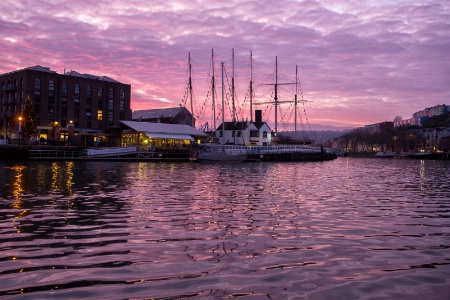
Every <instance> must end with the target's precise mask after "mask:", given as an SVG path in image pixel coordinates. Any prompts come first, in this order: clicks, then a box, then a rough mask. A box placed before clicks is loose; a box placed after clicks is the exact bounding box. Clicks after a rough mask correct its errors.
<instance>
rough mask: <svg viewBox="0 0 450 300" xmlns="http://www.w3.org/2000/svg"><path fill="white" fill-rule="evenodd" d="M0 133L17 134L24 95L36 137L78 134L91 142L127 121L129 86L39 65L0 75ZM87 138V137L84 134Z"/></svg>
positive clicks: (64, 138) (60, 137) (13, 137)
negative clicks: (33, 115)
mask: <svg viewBox="0 0 450 300" xmlns="http://www.w3.org/2000/svg"><path fill="white" fill-rule="evenodd" d="M0 85H1V94H0V134H1V135H2V136H6V137H8V138H10V139H11V140H12V141H14V140H18V139H19V136H20V134H19V131H20V124H19V123H20V121H19V117H20V116H21V114H22V111H23V107H24V104H25V100H26V98H27V97H28V96H30V98H31V100H32V105H33V108H34V110H35V112H36V121H37V125H38V130H39V135H40V137H42V138H44V139H47V140H53V141H57V142H62V141H67V140H68V135H69V134H72V135H73V137H74V140H77V137H78V139H79V136H84V139H83V140H84V141H85V143H86V140H90V141H91V142H93V141H95V139H96V138H99V137H100V136H102V135H103V134H104V131H106V130H108V129H109V128H111V127H116V126H117V127H119V126H120V121H121V120H131V109H130V94H131V86H130V85H128V84H123V83H121V82H118V81H116V80H114V79H112V78H109V77H107V76H95V75H90V74H80V73H78V72H75V71H70V72H64V73H63V74H58V73H57V72H55V71H52V70H50V69H49V68H45V67H41V66H39V65H37V66H33V67H28V68H25V69H21V70H17V71H13V72H9V73H5V74H1V75H0ZM87 136H88V137H89V139H88V138H87Z"/></svg>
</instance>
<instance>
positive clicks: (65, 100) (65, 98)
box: [61, 81, 68, 104]
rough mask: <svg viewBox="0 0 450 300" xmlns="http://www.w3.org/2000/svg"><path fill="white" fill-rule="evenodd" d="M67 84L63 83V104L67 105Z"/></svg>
mask: <svg viewBox="0 0 450 300" xmlns="http://www.w3.org/2000/svg"><path fill="white" fill-rule="evenodd" d="M67 91H68V88H67V82H65V81H63V83H62V89H61V102H62V103H63V104H65V103H67Z"/></svg>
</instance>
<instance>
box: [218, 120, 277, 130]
mask: <svg viewBox="0 0 450 300" xmlns="http://www.w3.org/2000/svg"><path fill="white" fill-rule="evenodd" d="M252 124H253V125H254V126H255V127H256V129H261V127H263V125H264V124H267V123H266V122H246V121H236V122H225V130H245V129H247V127H249V126H250V125H252ZM267 126H269V125H267ZM269 128H270V127H269ZM216 130H222V124H220V126H219V127H218V128H217V129H216Z"/></svg>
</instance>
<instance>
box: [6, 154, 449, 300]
mask: <svg viewBox="0 0 450 300" xmlns="http://www.w3.org/2000/svg"><path fill="white" fill-rule="evenodd" d="M449 166H450V164H449V162H440V161H415V160H389V159H388V160H383V159H356V158H339V159H337V160H335V161H331V162H323V163H320V162H318V163H315V162H314V163H248V164H247V163H246V164H231V165H215V164H210V165H203V164H161V163H117V162H116V163H104V162H82V163H81V162H75V163H74V162H53V163H51V162H49V163H44V162H30V163H26V164H24V165H14V164H5V163H3V164H2V165H0V178H1V179H2V186H1V189H0V297H5V296H7V297H8V296H9V298H11V299H14V298H19V297H20V299H23V298H27V297H28V298H29V299H36V298H45V299H48V298H55V299H61V298H79V299H89V298H91V299H117V298H120V299H124V298H160V299H162V298H164V299H166V298H169V299H184V298H211V299H213V298H223V299H229V298H244V299H286V298H294V297H295V296H298V297H305V298H312V299H361V298H366V299H378V298H388V299H392V298H402V299H408V298H426V299H447V297H448V295H449V294H450V279H449V278H450V276H449V275H450V266H449V264H450V250H449V247H450V239H449V235H450V231H449V228H450V221H449V220H450V219H449V216H450V213H449V212H450V210H449V208H450V189H449V186H450V176H449V173H448V170H449Z"/></svg>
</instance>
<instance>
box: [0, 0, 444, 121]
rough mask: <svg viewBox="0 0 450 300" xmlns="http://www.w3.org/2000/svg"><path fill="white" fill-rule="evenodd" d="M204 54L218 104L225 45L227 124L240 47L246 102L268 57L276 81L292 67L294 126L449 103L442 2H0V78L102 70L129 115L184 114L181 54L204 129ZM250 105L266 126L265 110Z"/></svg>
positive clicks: (385, 117)
mask: <svg viewBox="0 0 450 300" xmlns="http://www.w3.org/2000/svg"><path fill="white" fill-rule="evenodd" d="M212 49H214V56H215V58H214V60H215V75H216V76H215V77H216V88H217V91H216V93H217V97H218V98H216V101H217V102H218V104H217V105H218V106H217V107H218V109H220V107H221V106H220V104H221V95H222V91H221V80H222V79H221V70H220V63H221V62H224V65H225V72H226V74H227V76H228V77H227V78H226V79H225V80H226V82H230V81H231V78H230V76H231V74H232V69H231V55H232V49H234V53H235V81H236V95H237V96H236V106H237V107H238V108H237V112H238V118H239V119H246V118H250V116H249V108H248V103H249V102H248V95H247V92H246V90H247V89H248V85H249V80H250V75H249V64H250V51H252V53H253V76H254V77H253V81H254V89H255V90H256V95H255V98H256V99H255V101H256V102H268V101H271V97H273V94H272V92H271V91H270V88H271V87H272V86H271V85H263V84H270V83H273V82H274V80H275V79H274V77H273V74H274V68H275V57H278V71H279V81H280V82H283V83H288V82H289V83H292V82H294V81H295V66H296V65H297V66H298V77H299V80H300V83H301V89H299V98H301V97H302V96H303V99H305V100H308V102H306V103H305V104H302V105H300V111H301V113H302V114H301V116H302V122H303V124H309V125H310V126H311V127H312V128H315V129H324V128H325V129H332V128H333V129H344V128H355V127H358V126H363V125H366V124H372V123H378V122H383V121H392V120H393V119H394V117H395V116H397V115H399V116H401V117H403V118H405V119H406V118H410V117H411V115H412V114H413V113H414V112H416V111H418V110H421V109H423V108H425V107H431V106H434V105H437V104H444V103H445V104H450V2H449V1H447V0H417V1H412V0H374V1H367V0H347V1H343V0H333V1H294V0H280V1H274V0H260V1H245V0H244V1H238V0H228V1H199V0H190V1H176V0H175V1H174V0H152V1H145V0H127V1H125V0H123V1H122V0H120V1H119V0H117V1H114V0H113V1H106V0H95V1H94V0H86V1H85V0H80V1H65V0H40V1H34V0H14V1H12V0H6V1H5V0H3V1H1V3H0V73H6V72H10V71H13V70H16V69H22V68H26V67H29V66H34V65H41V66H44V67H49V68H50V69H52V70H54V71H57V72H58V73H63V72H64V70H66V71H70V70H75V71H77V72H80V73H89V74H94V75H106V76H109V77H112V78H114V79H116V80H118V81H120V82H122V83H127V84H130V85H131V89H132V94H131V108H132V109H133V110H137V109H151V108H164V107H175V106H179V105H180V104H181V105H186V106H187V107H188V108H190V104H189V100H188V99H186V96H185V90H186V87H187V74H188V73H187V66H188V63H187V62H188V54H189V53H190V55H191V59H192V80H193V84H194V102H195V104H194V115H195V116H196V117H197V118H198V120H199V123H198V124H202V122H203V123H204V122H206V121H208V122H211V119H210V118H209V116H210V115H211V114H212V104H211V102H210V101H211V100H210V99H209V98H208V97H209V96H208V89H209V85H210V81H211V77H210V76H211V72H212V71H211V70H212V69H211V51H212ZM227 86H228V85H227ZM227 88H228V87H227ZM300 91H301V93H300ZM294 94H295V85H283V86H280V95H279V100H281V101H284V100H287V101H289V100H292V99H293V97H294V96H293V95H294ZM227 101H228V100H227ZM227 105H228V108H227V110H228V111H229V105H230V104H227ZM291 106H292V104H291V103H286V104H283V106H281V108H280V112H279V117H280V118H282V120H281V121H285V122H286V123H290V122H292V113H291V112H290V109H291ZM254 108H259V109H262V110H263V115H264V118H265V119H267V120H269V121H271V120H272V121H273V114H274V111H273V107H272V105H260V106H255V107H254ZM304 112H306V115H304ZM228 115H229V112H227V114H226V116H228ZM281 128H282V127H281ZM285 129H286V130H289V128H285Z"/></svg>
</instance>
